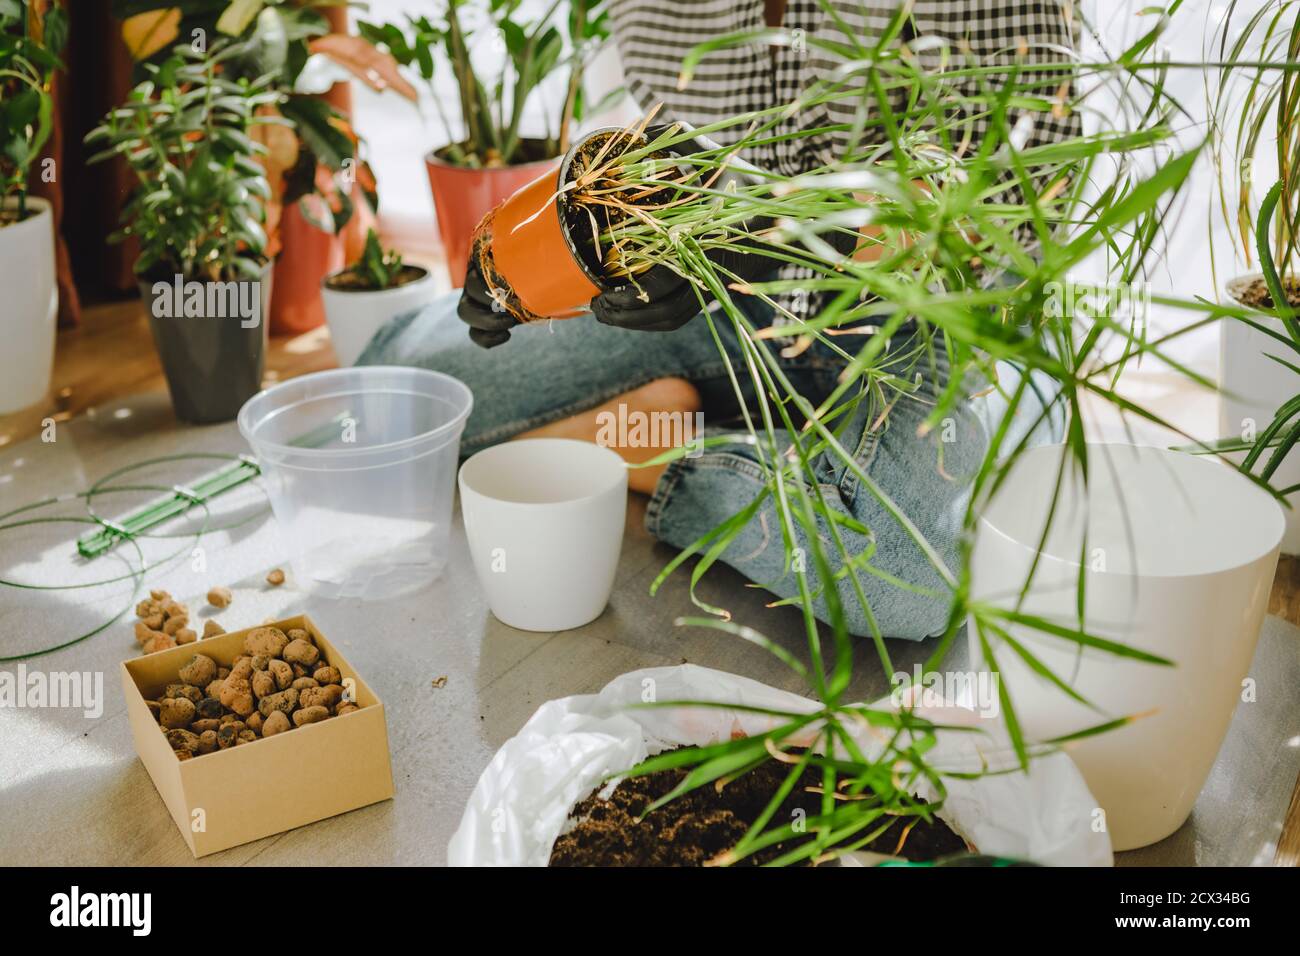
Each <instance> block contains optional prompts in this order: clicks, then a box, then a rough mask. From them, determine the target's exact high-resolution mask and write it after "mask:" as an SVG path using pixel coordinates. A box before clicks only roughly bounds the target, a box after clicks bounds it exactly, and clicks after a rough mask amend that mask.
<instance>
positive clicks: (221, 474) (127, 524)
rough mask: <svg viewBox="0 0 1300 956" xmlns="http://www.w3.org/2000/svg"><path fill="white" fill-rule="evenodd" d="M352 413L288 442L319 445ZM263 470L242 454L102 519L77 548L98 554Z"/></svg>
mask: <svg viewBox="0 0 1300 956" xmlns="http://www.w3.org/2000/svg"><path fill="white" fill-rule="evenodd" d="M350 415H351V412H350V411H343V412H339V413H338V414H337V415H335V416H334V417H332V418H331V419H330V420H329V421H327V422H324V423H323V424H321V425H319V426H317V427H316V428H313V429H312V430H311V431H309V432H305V433H303V434H302V435H299V436H298V437H297V438H295V439H294V440H293V441H291V442H290V443H289V444H291V445H293V446H295V447H298V448H319V447H320V446H321V445H324V444H325V443H326V442H327V441H329V440H330V439H331V438H334V437H335V436H336V435H337V434H338V426H339V425H341V424H342V422H343V420H344V419H346V418H348V417H349V416H350ZM261 473H262V469H261V467H259V466H258V464H257V459H255V458H253V457H252V456H251V455H241V456H240V458H239V461H237V462H235V463H234V464H231V465H227V466H226V467H225V468H222V469H219V470H218V471H215V472H213V473H211V474H209V475H205V476H204V477H202V478H200V479H199V480H198V481H196V482H194V483H193V484H191V485H188V486H181V485H177V486H175V487H174V489H173V491H174V494H173V495H172V496H171V497H170V498H164V499H163V500H161V501H156V502H154V503H153V504H151V505H145V506H144V507H143V508H140V509H139V510H137V511H133V512H131V513H130V514H129V515H127V516H126V517H125V518H123V519H122V520H121V521H113V522H108V521H103V519H100V520H101V522H102V523H103V527H101V528H100V529H99V530H97V531H93V532H91V533H90V534H87V535H83V536H82V537H80V538H78V539H77V552H78V553H79V554H80V555H81V556H82V557H83V558H97V557H99V556H100V555H101V554H103V553H104V552H106V551H108V550H109V549H111V548H112V547H113V546H114V545H115V544H117V542H118V541H120V540H122V539H125V538H133V537H135V536H136V535H138V534H142V533H144V532H145V531H148V530H149V529H150V528H156V527H157V526H158V525H160V524H162V523H163V522H166V521H170V520H171V519H172V518H176V517H179V516H180V515H183V514H184V513H185V512H187V511H189V510H190V508H192V507H194V506H195V505H196V504H207V503H208V502H209V501H211V500H212V499H213V498H215V497H216V496H217V495H220V494H223V493H225V492H227V491H229V490H230V489H232V488H237V487H239V486H240V485H242V484H244V483H245V482H246V481H251V480H252V479H254V478H256V477H257V476H258V475H260V474H261Z"/></svg>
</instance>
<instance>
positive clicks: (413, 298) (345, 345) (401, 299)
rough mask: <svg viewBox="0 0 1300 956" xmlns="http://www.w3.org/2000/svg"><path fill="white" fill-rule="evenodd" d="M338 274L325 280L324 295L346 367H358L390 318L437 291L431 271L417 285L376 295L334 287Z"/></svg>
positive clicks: (336, 352) (336, 349) (332, 331)
mask: <svg viewBox="0 0 1300 956" xmlns="http://www.w3.org/2000/svg"><path fill="white" fill-rule="evenodd" d="M345 271H346V270H345ZM338 274H339V273H337V272H335V273H331V274H330V275H327V276H326V277H325V279H324V280H323V281H322V282H321V289H320V294H321V300H322V301H323V302H324V303H325V321H326V322H327V323H328V324H329V328H330V339H331V341H333V343H334V355H335V356H336V357H337V358H338V360H339V365H342V366H347V365H354V364H356V361H357V359H358V358H359V357H360V356H361V353H362V352H364V351H365V348H366V344H367V343H368V342H369V341H370V339H371V337H373V336H374V334H375V333H376V332H378V331H379V329H380V327H381V326H382V325H384V323H386V322H387V321H388V320H389V319H391V318H394V317H396V316H399V315H402V314H404V313H406V312H413V311H415V310H416V309H418V308H420V307H421V306H423V305H426V304H427V303H429V302H430V301H432V299H433V297H434V293H435V291H436V287H435V286H434V282H433V276H432V275H431V274H430V273H429V271H428V270H427V269H426V270H425V271H424V275H423V276H421V277H420V278H419V279H416V280H415V281H414V282H408V283H406V284H405V285H399V286H396V287H395V288H392V289H380V290H378V291H375V292H363V291H360V290H355V291H348V290H346V289H333V288H330V280H331V279H333V278H334V277H335V276H337V275H338Z"/></svg>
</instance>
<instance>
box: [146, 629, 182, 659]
mask: <svg viewBox="0 0 1300 956" xmlns="http://www.w3.org/2000/svg"><path fill="white" fill-rule="evenodd" d="M175 646H176V642H175V641H174V640H173V639H172V638H171V636H170V635H168V634H155V635H154V636H153V637H151V638H149V640H147V641H145V643H144V652H145V653H146V654H153V653H155V652H157V651H166V650H170V649H171V648H173V647H175Z"/></svg>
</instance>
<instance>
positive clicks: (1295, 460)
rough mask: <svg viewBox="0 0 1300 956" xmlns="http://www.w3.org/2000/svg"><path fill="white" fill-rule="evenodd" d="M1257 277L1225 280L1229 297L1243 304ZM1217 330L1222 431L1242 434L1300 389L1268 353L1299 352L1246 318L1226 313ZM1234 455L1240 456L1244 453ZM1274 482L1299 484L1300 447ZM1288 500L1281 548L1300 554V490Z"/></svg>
mask: <svg viewBox="0 0 1300 956" xmlns="http://www.w3.org/2000/svg"><path fill="white" fill-rule="evenodd" d="M1258 278H1259V273H1255V274H1254V275H1246V276H1239V277H1238V278H1236V279H1233V280H1232V281H1231V282H1229V283H1228V285H1227V292H1228V295H1227V298H1228V299H1230V300H1231V301H1232V302H1235V303H1238V304H1240V300H1239V298H1238V292H1239V291H1240V289H1241V288H1242V287H1244V286H1245V285H1247V284H1248V283H1250V282H1251V281H1252V280H1254V279H1258ZM1257 319H1258V321H1259V323H1260V324H1261V325H1264V326H1267V327H1268V328H1270V329H1272V330H1273V331H1275V332H1278V333H1280V334H1283V335H1285V334H1286V333H1285V331H1284V329H1283V328H1282V323H1281V322H1280V321H1279V320H1278V319H1277V318H1275V317H1273V316H1271V315H1265V314H1264V313H1262V312H1260V313H1258V314H1257ZM1219 330H1220V331H1219V435H1220V436H1221V437H1223V438H1230V437H1234V436H1240V435H1241V434H1242V433H1243V432H1244V431H1245V430H1246V429H1248V428H1249V429H1251V430H1253V431H1254V433H1255V434H1256V435H1258V434H1259V433H1260V432H1262V431H1263V430H1264V429H1265V428H1267V427H1268V423H1269V422H1271V421H1272V420H1273V413H1274V412H1276V411H1277V409H1278V407H1279V406H1281V404H1282V403H1283V402H1285V401H1288V400H1290V399H1292V398H1295V397H1296V396H1297V395H1300V376H1297V375H1296V374H1295V373H1294V372H1292V371H1291V370H1290V369H1288V368H1286V367H1285V366H1283V365H1280V364H1278V363H1277V362H1275V361H1273V360H1272V359H1271V358H1269V357H1268V356H1269V355H1276V356H1277V357H1278V358H1282V359H1285V360H1286V361H1288V362H1290V363H1291V364H1292V365H1297V364H1300V356H1297V355H1296V353H1294V352H1292V351H1291V350H1290V349H1288V348H1287V347H1286V346H1285V345H1283V344H1282V343H1281V342H1279V341H1277V339H1274V338H1270V337H1269V336H1267V335H1265V334H1264V333H1263V332H1260V331H1258V330H1256V329H1252V328H1251V327H1250V326H1249V325H1246V324H1245V323H1244V322H1237V321H1234V320H1232V319H1225V320H1224V321H1222V322H1220V323H1219ZM1232 457H1235V458H1236V459H1237V460H1238V461H1240V460H1241V458H1242V455H1240V454H1237V455H1234V456H1232ZM1272 484H1273V487H1275V488H1289V487H1291V486H1292V485H1296V484H1300V451H1296V450H1293V451H1292V452H1291V454H1289V455H1287V457H1286V458H1285V459H1283V461H1282V464H1281V465H1280V466H1279V467H1278V470H1277V471H1275V472H1274V473H1273V477H1272ZM1288 500H1289V501H1290V502H1291V507H1290V508H1289V509H1287V511H1286V535H1285V536H1284V537H1283V538H1282V553H1283V554H1300V494H1292V495H1290V496H1289V498H1288Z"/></svg>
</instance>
